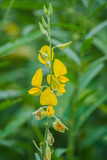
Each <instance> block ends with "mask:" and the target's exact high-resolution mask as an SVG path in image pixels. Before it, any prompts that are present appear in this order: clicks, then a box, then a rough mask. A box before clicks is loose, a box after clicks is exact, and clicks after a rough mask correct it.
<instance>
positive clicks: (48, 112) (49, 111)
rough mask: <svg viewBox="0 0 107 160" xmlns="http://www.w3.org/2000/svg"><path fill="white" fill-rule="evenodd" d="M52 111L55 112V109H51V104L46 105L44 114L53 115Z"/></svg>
mask: <svg viewBox="0 0 107 160" xmlns="http://www.w3.org/2000/svg"><path fill="white" fill-rule="evenodd" d="M54 113H55V111H54V109H53V106H48V107H47V110H46V112H45V114H46V115H47V116H48V117H52V116H53V115H54Z"/></svg>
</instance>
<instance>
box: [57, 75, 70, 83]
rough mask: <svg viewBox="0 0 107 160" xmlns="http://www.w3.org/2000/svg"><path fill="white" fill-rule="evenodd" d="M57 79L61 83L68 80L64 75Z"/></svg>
mask: <svg viewBox="0 0 107 160" xmlns="http://www.w3.org/2000/svg"><path fill="white" fill-rule="evenodd" d="M58 79H59V81H60V82H61V83H67V82H68V81H69V79H68V78H67V77H65V76H60V77H59V78H58Z"/></svg>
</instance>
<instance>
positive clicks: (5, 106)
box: [0, 98, 22, 111]
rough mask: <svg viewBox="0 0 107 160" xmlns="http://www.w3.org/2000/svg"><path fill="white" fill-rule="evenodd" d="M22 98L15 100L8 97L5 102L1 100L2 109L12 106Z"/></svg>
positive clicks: (0, 106)
mask: <svg viewBox="0 0 107 160" xmlns="http://www.w3.org/2000/svg"><path fill="white" fill-rule="evenodd" d="M21 100H22V99H21V98H18V99H15V100H10V99H7V100H5V101H3V102H0V111H2V110H4V109H6V108H8V107H11V106H12V105H15V104H17V103H19V102H20V101H21Z"/></svg>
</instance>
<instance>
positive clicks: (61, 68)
mask: <svg viewBox="0 0 107 160" xmlns="http://www.w3.org/2000/svg"><path fill="white" fill-rule="evenodd" d="M53 70H54V74H55V76H56V77H60V76H63V75H64V74H66V73H67V69H66V67H65V65H64V64H63V63H62V62H61V61H60V60H59V59H55V60H54V65H53Z"/></svg>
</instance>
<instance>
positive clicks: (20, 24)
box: [0, 0, 107, 160]
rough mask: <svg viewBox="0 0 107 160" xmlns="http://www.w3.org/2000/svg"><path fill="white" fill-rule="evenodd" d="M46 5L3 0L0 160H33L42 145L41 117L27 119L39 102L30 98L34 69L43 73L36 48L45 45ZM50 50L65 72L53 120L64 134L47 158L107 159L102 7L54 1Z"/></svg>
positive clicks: (106, 22) (105, 9) (106, 46)
mask: <svg viewBox="0 0 107 160" xmlns="http://www.w3.org/2000/svg"><path fill="white" fill-rule="evenodd" d="M49 2H50V1H49V0H44V1H42V0H0V160H7V159H8V160H14V159H15V160H19V159H20V160H24V159H26V160H31V159H32V160H34V159H35V157H34V153H35V152H37V150H36V148H35V146H34V145H33V143H32V140H33V139H34V140H35V141H36V142H37V144H39V143H40V141H42V140H43V135H44V130H45V123H46V119H44V120H41V121H37V120H36V119H35V117H34V116H33V115H32V114H31V113H32V112H33V111H35V110H36V109H38V108H39V107H40V103H39V97H35V96H31V95H28V90H29V89H30V88H31V79H32V76H33V75H34V73H35V71H36V70H37V69H38V68H40V67H43V75H44V82H43V83H44V84H46V83H47V82H46V80H45V78H46V75H47V74H48V73H49V70H48V69H46V67H44V66H43V65H42V64H40V62H39V61H38V58H37V55H38V50H39V49H40V48H41V47H42V46H43V45H47V44H48V41H47V39H46V37H45V36H43V35H42V33H41V32H40V30H39V26H38V22H39V21H41V16H43V15H44V13H43V5H44V4H45V5H46V6H48V4H49ZM51 2H52V5H53V8H54V12H53V15H52V17H51V35H52V44H53V45H56V44H58V43H65V42H68V41H71V40H72V41H73V43H72V45H71V46H70V47H69V48H68V49H66V50H63V51H60V50H58V49H56V50H55V58H58V59H60V60H61V61H63V63H64V64H65V65H66V67H67V69H68V73H67V77H68V78H69V79H70V81H69V83H68V84H67V86H66V90H67V92H66V93H65V94H64V95H63V96H62V97H60V98H58V100H59V101H58V105H57V107H55V111H56V113H55V114H56V115H57V116H58V117H59V118H60V119H61V120H62V121H63V123H65V124H66V125H67V126H68V128H69V131H66V132H65V133H58V132H56V131H54V129H53V128H52V127H51V126H50V130H51V132H52V133H53V136H54V138H55V144H54V147H53V149H54V152H53V154H52V160H96V159H97V160H106V159H107V63H106V60H107V1H106V0H63V1H62V0H52V1H51Z"/></svg>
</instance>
